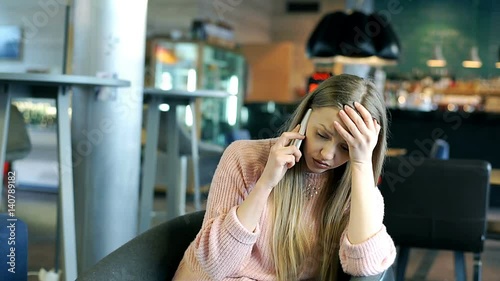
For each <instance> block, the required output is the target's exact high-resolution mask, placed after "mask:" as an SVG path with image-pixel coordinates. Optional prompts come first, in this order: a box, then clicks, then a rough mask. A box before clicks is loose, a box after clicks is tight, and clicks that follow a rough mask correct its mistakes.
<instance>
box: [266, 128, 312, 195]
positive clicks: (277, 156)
mask: <svg viewBox="0 0 500 281" xmlns="http://www.w3.org/2000/svg"><path fill="white" fill-rule="evenodd" d="M299 129H300V125H297V126H296V127H295V128H294V129H293V130H292V131H291V132H284V133H283V134H281V136H280V137H279V138H278V140H277V141H276V143H275V144H274V145H273V146H272V147H271V150H270V152H269V158H268V159H267V163H266V167H265V168H264V171H263V172H262V175H261V176H260V178H259V180H258V182H259V183H260V184H262V185H264V186H267V187H268V188H269V189H273V188H274V187H275V186H276V185H277V184H278V183H279V181H280V180H281V179H282V178H283V176H284V175H285V173H286V171H287V170H288V169H290V168H292V167H293V166H295V163H297V162H299V160H300V158H301V157H302V152H300V150H299V148H298V147H297V146H295V145H290V143H291V142H292V140H295V139H297V140H303V139H304V138H305V136H304V135H301V134H300V133H299Z"/></svg>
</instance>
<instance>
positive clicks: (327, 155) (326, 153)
mask: <svg viewBox="0 0 500 281" xmlns="http://www.w3.org/2000/svg"><path fill="white" fill-rule="evenodd" d="M321 157H323V159H322V160H333V159H334V158H335V145H332V144H331V143H328V144H325V145H324V146H323V147H322V148H321Z"/></svg>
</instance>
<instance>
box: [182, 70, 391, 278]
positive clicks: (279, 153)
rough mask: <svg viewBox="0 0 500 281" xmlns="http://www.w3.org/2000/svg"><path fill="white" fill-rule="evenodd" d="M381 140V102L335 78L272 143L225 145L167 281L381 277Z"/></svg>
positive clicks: (368, 88)
mask: <svg viewBox="0 0 500 281" xmlns="http://www.w3.org/2000/svg"><path fill="white" fill-rule="evenodd" d="M309 108H312V113H311V115H310V119H309V122H308V123H307V127H306V133H305V136H303V135H301V134H299V133H298V131H299V127H300V122H301V120H302V118H303V117H304V114H305V113H306V111H307V110H308V109H309ZM386 134H387V118H386V109H385V106H384V100H383V97H382V96H381V95H380V94H379V93H377V91H376V89H375V86H374V85H373V84H372V83H370V82H368V81H366V80H364V79H361V78H359V77H357V76H353V75H345V74H344V75H339V76H334V77H331V78H329V79H328V80H326V81H324V82H323V83H321V84H320V85H319V86H318V88H317V89H316V90H315V91H314V92H312V93H310V94H308V95H307V96H306V97H305V98H304V99H303V100H302V102H301V103H300V105H299V106H298V108H297V109H296V111H295V113H294V114H293V116H292V118H291V119H290V120H289V126H288V129H287V130H286V132H284V133H282V134H281V136H280V137H279V138H275V139H266V140H245V141H236V142H234V143H232V144H231V145H229V147H228V148H227V149H226V151H225V152H224V155H223V157H222V159H221V161H220V163H219V165H218V167H217V171H216V173H215V175H214V178H213V181H212V185H211V187H210V193H209V196H208V202H207V210H206V214H205V218H204V221H203V226H202V229H201V230H200V232H199V233H198V235H197V236H196V239H195V240H194V241H193V242H192V243H191V245H190V246H189V248H188V249H187V250H186V253H185V254H184V258H183V260H182V261H181V263H180V265H179V268H178V269H177V272H176V276H175V277H174V280H279V281H289V280H343V279H345V277H346V276H347V277H348V275H355V276H369V275H375V274H378V273H380V272H382V271H384V270H386V269H387V268H388V267H389V266H390V265H391V264H392V263H393V262H394V259H395V256H396V250H395V246H394V242H393V241H392V239H391V237H390V236H389V235H388V234H387V232H386V229H385V226H384V225H383V224H382V221H383V215H384V204H383V199H382V196H381V194H380V192H379V190H378V189H377V187H376V186H375V182H376V179H378V177H379V175H380V172H381V169H382V164H383V161H384V155H385V151H386ZM294 139H299V140H302V146H301V147H300V149H299V148H297V147H296V146H294V145H290V142H291V141H292V140H294ZM346 274H348V275H346Z"/></svg>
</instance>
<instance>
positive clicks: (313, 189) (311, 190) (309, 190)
mask: <svg viewBox="0 0 500 281" xmlns="http://www.w3.org/2000/svg"><path fill="white" fill-rule="evenodd" d="M320 189H321V187H317V186H313V185H312V184H308V185H307V187H306V190H305V194H306V198H307V200H311V198H313V197H314V195H316V194H318V191H319V190H320Z"/></svg>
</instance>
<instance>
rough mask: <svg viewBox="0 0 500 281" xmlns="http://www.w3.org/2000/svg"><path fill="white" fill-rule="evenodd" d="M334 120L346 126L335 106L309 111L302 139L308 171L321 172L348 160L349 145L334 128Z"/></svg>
mask: <svg viewBox="0 0 500 281" xmlns="http://www.w3.org/2000/svg"><path fill="white" fill-rule="evenodd" d="M334 121H337V122H339V123H340V124H341V125H342V127H344V128H346V127H345V124H344V123H343V122H342V120H341V119H340V118H339V110H338V109H336V108H333V107H321V108H316V109H314V110H313V111H312V112H311V117H310V118H309V122H308V123H307V129H306V138H305V140H304V141H303V142H304V147H303V152H304V153H303V157H304V158H305V161H306V164H307V169H308V170H309V172H312V173H323V172H325V171H328V170H331V169H334V168H337V167H339V166H341V165H343V164H345V163H346V162H347V161H348V160H349V147H348V145H347V143H346V142H345V140H344V139H343V138H342V137H341V136H340V135H339V134H338V133H337V131H336V130H335V127H334V126H333V122H334Z"/></svg>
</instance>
